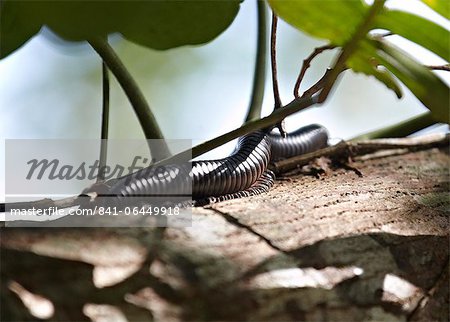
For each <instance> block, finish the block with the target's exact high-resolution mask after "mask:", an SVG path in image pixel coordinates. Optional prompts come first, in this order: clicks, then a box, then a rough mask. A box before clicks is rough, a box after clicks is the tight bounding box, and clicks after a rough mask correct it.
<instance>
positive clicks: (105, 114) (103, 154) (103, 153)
mask: <svg viewBox="0 0 450 322" xmlns="http://www.w3.org/2000/svg"><path fill="white" fill-rule="evenodd" d="M102 88H103V106H102V129H101V142H100V158H99V162H100V165H99V172H98V177H97V182H98V181H104V180H105V170H106V158H107V155H108V125H109V73H108V67H107V66H106V64H105V62H102Z"/></svg>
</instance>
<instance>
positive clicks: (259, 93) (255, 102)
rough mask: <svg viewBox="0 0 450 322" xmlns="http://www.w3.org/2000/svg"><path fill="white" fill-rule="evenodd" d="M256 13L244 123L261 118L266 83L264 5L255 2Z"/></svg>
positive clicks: (258, 1)
mask: <svg viewBox="0 0 450 322" xmlns="http://www.w3.org/2000/svg"><path fill="white" fill-rule="evenodd" d="M256 5H257V12H258V40H257V45H256V60H255V71H254V76H253V88H252V96H251V99H250V105H249V108H248V113H247V116H246V118H245V122H248V121H251V120H255V119H259V118H260V117H261V109H262V103H263V99H264V88H265V83H266V58H267V51H266V46H267V30H266V29H267V26H266V22H267V19H266V3H265V1H262V0H256Z"/></svg>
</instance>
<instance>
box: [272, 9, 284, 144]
mask: <svg viewBox="0 0 450 322" xmlns="http://www.w3.org/2000/svg"><path fill="white" fill-rule="evenodd" d="M277 25H278V17H277V16H276V14H275V12H273V11H272V30H271V33H270V62H271V66H272V87H273V100H274V108H273V109H274V111H275V110H277V109H279V108H281V105H282V103H281V98H280V91H279V89H278V77H277ZM276 127H277V128H278V130H279V131H280V134H281V135H282V136H283V137H286V130H285V128H284V119H283V120H280V121H279V122H278V123H277V124H276Z"/></svg>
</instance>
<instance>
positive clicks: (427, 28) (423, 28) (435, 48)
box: [374, 0, 450, 61]
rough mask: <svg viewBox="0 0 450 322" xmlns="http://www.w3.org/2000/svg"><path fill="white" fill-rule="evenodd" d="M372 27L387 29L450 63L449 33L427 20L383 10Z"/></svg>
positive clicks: (395, 11)
mask: <svg viewBox="0 0 450 322" xmlns="http://www.w3.org/2000/svg"><path fill="white" fill-rule="evenodd" d="M449 3H450V0H449ZM374 27H376V28H382V29H387V30H389V31H391V32H393V33H394V34H397V35H400V36H402V37H404V38H406V39H408V40H410V41H412V42H415V43H417V44H419V45H421V46H423V47H424V48H427V49H429V50H431V51H432V52H434V53H435V54H437V55H439V56H441V57H442V58H443V59H445V60H447V61H450V33H449V31H448V30H446V29H444V28H442V27H441V26H439V25H437V24H435V23H433V22H431V21H429V20H427V19H424V18H421V17H419V16H416V15H413V14H410V13H407V12H403V11H397V10H384V11H383V13H382V14H381V15H379V16H378V17H377V20H376V22H375V26H374Z"/></svg>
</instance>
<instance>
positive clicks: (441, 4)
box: [422, 0, 450, 19]
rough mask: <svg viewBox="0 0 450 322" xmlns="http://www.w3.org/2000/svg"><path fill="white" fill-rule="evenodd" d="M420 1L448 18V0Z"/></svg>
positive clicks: (449, 12)
mask: <svg viewBox="0 0 450 322" xmlns="http://www.w3.org/2000/svg"><path fill="white" fill-rule="evenodd" d="M422 2H424V3H425V4H426V5H428V6H429V7H430V8H432V9H433V10H434V11H436V12H438V13H440V14H441V15H442V16H444V17H445V18H447V19H450V2H449V1H448V0H422Z"/></svg>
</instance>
